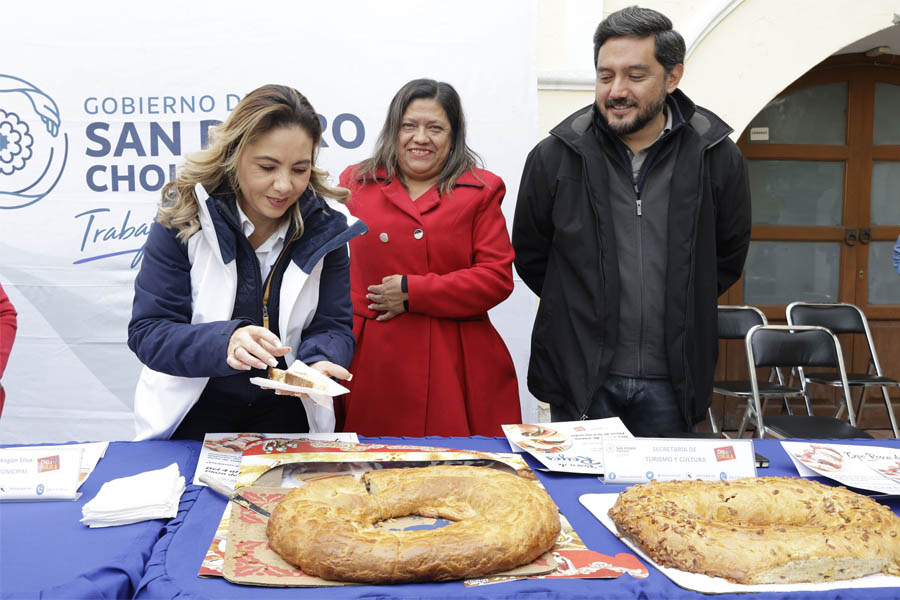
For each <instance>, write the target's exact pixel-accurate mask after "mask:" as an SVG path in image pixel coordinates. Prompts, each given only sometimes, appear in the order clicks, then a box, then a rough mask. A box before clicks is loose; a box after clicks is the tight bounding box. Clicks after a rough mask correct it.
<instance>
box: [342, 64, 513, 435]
mask: <svg viewBox="0 0 900 600" xmlns="http://www.w3.org/2000/svg"><path fill="white" fill-rule="evenodd" d="M465 134H466V132H465V120H464V117H463V113H462V105H461V103H460V100H459V96H458V95H457V93H456V90H454V89H453V87H452V86H450V85H449V84H447V83H441V82H437V81H433V80H430V79H417V80H415V81H411V82H409V83H407V84H406V85H404V86H403V87H402V88H401V89H400V91H399V92H397V94H396V96H394V99H393V100H392V101H391V105H390V108H389V109H388V116H387V120H386V122H385V124H384V128H383V129H382V131H381V135H380V136H379V138H378V142H377V145H376V148H375V152H374V154H373V156H372V157H371V158H369V159H368V160H366V161H364V162H362V163H360V164H358V165H354V166H352V167H349V168H347V169H346V170H345V171H344V173H343V174H342V175H341V185H342V186H344V187H348V188H350V190H351V193H352V196H351V200H350V203H349V204H348V205H347V206H348V208H349V210H350V212H351V213H352V214H353V215H354V216H356V217H358V218H359V219H361V220H362V221H363V222H365V223H366V224H367V225H368V226H369V233H367V234H366V235H363V236H360V237H357V238H355V239H354V240H353V241H351V242H350V294H351V297H352V300H353V312H354V316H353V333H354V334H355V335H356V353H355V355H354V358H353V363H352V364H351V365H350V372H352V373H353V381H352V383H351V384H350V386H349V387H350V388H351V394H350V395H349V396H348V397H347V400H346V420H345V424H344V429H345V430H346V431H355V432H358V433H361V434H364V435H404V436H423V435H443V436H468V435H487V436H500V435H503V432H502V430H501V428H500V425H502V424H504V423H519V422H521V412H520V408H519V393H518V384H517V382H516V373H515V369H514V367H513V362H512V359H511V358H510V355H509V351H508V350H507V349H506V346H505V345H504V343H503V340H502V339H501V338H500V335H499V334H498V333H497V331H496V330H495V329H494V327H493V326H492V325H491V322H490V320H489V319H488V315H487V311H488V309H490V308H492V307H494V306H496V305H497V304H499V303H500V302H502V301H503V300H504V299H505V298H506V297H507V296H509V294H510V293H511V292H512V289H513V279H512V260H513V249H512V246H511V245H510V242H509V234H508V233H507V230H506V221H505V220H504V218H503V213H502V212H501V210H500V202H501V201H502V200H503V195H504V192H505V186H504V185H503V181H502V180H501V179H500V178H499V177H497V176H496V175H494V174H493V173H490V172H488V171H485V170H483V169H479V168H477V167H476V166H475V165H476V160H477V155H475V153H474V152H472V150H471V149H469V147H468V146H467V145H466V137H465Z"/></svg>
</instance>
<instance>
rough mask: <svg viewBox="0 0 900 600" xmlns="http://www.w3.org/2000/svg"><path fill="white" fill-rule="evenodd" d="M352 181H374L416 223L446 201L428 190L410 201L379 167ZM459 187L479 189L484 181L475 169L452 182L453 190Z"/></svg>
mask: <svg viewBox="0 0 900 600" xmlns="http://www.w3.org/2000/svg"><path fill="white" fill-rule="evenodd" d="M353 179H355V180H356V181H357V182H358V183H360V184H363V183H365V182H366V181H372V180H374V181H375V182H377V183H378V184H380V185H381V186H382V190H383V192H384V194H385V196H387V198H388V199H389V200H390V201H391V203H392V204H394V206H396V207H397V208H399V209H400V210H402V211H403V212H405V213H406V214H408V215H409V216H411V217H412V218H413V219H415V220H416V221H420V219H421V216H422V215H423V214H424V213H426V212H428V211H430V210H433V209H434V208H436V207H438V206H440V204H441V202H443V201H444V200H446V198H445V197H444V196H445V195H444V194H441V193H440V192H438V191H437V190H435V189H430V190H428V191H427V192H425V193H424V194H422V196H420V197H419V198H417V199H416V200H415V201H413V200H411V199H410V197H409V194H408V193H407V192H406V189H405V188H404V187H403V184H402V183H401V182H400V180H399V178H393V179H392V178H389V177H388V176H387V172H386V171H385V169H384V167H379V168H378V170H377V171H376V172H375V174H374V175H361V174H360V173H359V172H357V173H354V175H353ZM459 187H471V188H477V189H480V188H483V187H484V181H482V179H481V178H480V177H479V176H478V174H477V172H476V170H475V168H472V169H469V170H468V171H466V172H465V173H463V174H462V175H460V176H459V178H457V180H456V181H455V182H454V184H453V189H454V190H455V189H456V188H459ZM451 194H452V191H451Z"/></svg>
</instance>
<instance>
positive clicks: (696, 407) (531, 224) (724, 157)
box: [512, 90, 751, 423]
mask: <svg viewBox="0 0 900 600" xmlns="http://www.w3.org/2000/svg"><path fill="white" fill-rule="evenodd" d="M670 100H672V101H674V102H675V103H676V104H677V106H678V109H679V110H680V112H681V115H682V116H683V117H684V119H685V121H686V122H685V124H684V125H683V126H682V127H680V128H679V129H678V130H677V131H676V132H673V134H672V135H673V137H676V136H677V137H678V138H679V139H678V155H677V157H676V159H675V161H676V162H675V166H674V173H673V175H672V180H671V188H670V195H669V214H668V225H667V231H668V240H667V251H668V265H667V270H666V292H665V307H666V308H665V332H664V339H665V345H666V356H667V359H668V367H669V377H670V379H671V382H672V386H673V387H674V389H675V393H676V397H677V398H678V399H679V400H680V403H681V410H682V414H683V415H684V418H685V421H686V422H688V423H697V422H699V421H701V420H702V419H703V418H704V416H705V413H706V409H707V408H708V407H709V405H710V402H711V397H712V381H713V372H714V370H715V365H716V359H717V355H718V339H717V321H716V319H717V313H716V305H717V298H718V296H720V295H721V294H722V293H723V292H725V290H727V289H728V288H729V287H730V286H731V285H732V284H733V283H734V282H735V281H737V280H738V278H739V277H740V276H741V271H742V270H743V267H744V259H745V258H746V256H747V248H748V246H749V244H750V224H751V219H750V190H749V185H748V180H747V169H746V165H745V164H744V161H743V158H742V157H741V154H740V151H739V150H738V149H737V146H735V145H734V143H733V142H732V141H731V140H730V139H729V138H728V134H729V133H731V128H729V127H728V125H726V124H725V123H724V122H723V121H722V120H721V119H719V118H718V117H717V116H716V115H714V114H713V113H711V112H710V111H708V110H706V109H704V108H701V107H697V106H695V105H694V103H693V102H691V100H690V99H689V98H688V97H687V96H685V95H684V94H683V93H682V92H681V91H680V90H676V91H675V92H673V93H672V94H670ZM592 116H593V106H588V107H586V108H583V109H581V110H579V111H578V112H576V113H574V114H573V115H570V116H569V117H568V118H567V119H566V120H564V121H563V122H562V123H560V124H559V125H557V126H556V127H555V128H554V129H553V130H552V131H551V132H550V136H549V137H547V138H546V139H544V140H542V141H541V142H540V143H539V144H538V145H537V146H535V148H534V149H533V150H532V151H531V153H530V154H529V155H528V159H527V160H526V163H525V168H524V171H523V173H522V182H521V185H520V187H519V197H518V202H517V204H516V212H515V219H514V221H513V233H512V243H513V247H514V248H515V251H516V259H515V266H516V271H517V272H518V274H519V276H520V277H522V279H523V280H524V281H525V283H526V284H527V285H528V287H530V288H531V289H532V291H534V293H535V294H537V295H538V296H540V298H541V301H540V304H539V306H538V313H537V318H536V320H535V323H534V330H533V332H532V337H531V359H530V363H529V367H528V389H529V390H531V392H532V393H533V394H534V395H535V396H536V397H537V398H538V399H540V400H542V401H544V402H548V403H550V404H552V405H556V406H564V405H566V404H572V405H574V407H575V409H576V410H577V411H578V413H579V414H581V415H584V414H585V413H586V412H587V409H588V406H589V405H590V402H591V400H592V399H593V398H594V396H595V395H596V393H597V391H598V390H599V389H600V387H601V386H602V385H603V382H604V381H605V379H606V377H607V374H608V372H609V367H610V364H611V363H612V359H613V352H614V350H615V348H616V336H617V329H618V319H619V265H618V258H617V254H616V238H615V231H614V230H613V220H612V212H611V207H610V202H609V193H608V185H609V177H608V173H607V172H606V166H605V165H606V163H607V161H605V160H604V159H603V156H602V154H603V153H605V154H606V155H607V156H612V157H614V158H615V157H617V156H618V154H619V151H618V150H617V149H616V148H615V147H614V145H613V143H612V141H611V140H610V136H608V135H598V133H599V132H597V131H596V130H595V129H594V127H595V125H592ZM615 159H616V160H618V158H615Z"/></svg>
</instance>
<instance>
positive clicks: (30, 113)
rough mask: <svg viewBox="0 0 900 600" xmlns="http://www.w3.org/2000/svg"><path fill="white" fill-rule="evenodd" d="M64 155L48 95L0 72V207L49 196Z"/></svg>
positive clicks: (63, 143) (57, 120) (63, 139)
mask: <svg viewBox="0 0 900 600" xmlns="http://www.w3.org/2000/svg"><path fill="white" fill-rule="evenodd" d="M68 154H69V138H68V136H67V135H66V134H63V135H62V136H60V118H59V108H57V106H56V102H54V101H53V98H51V97H50V96H48V95H47V94H45V93H44V92H42V91H41V90H39V89H38V88H37V87H35V86H34V85H32V84H30V83H28V82H27V81H25V80H24V79H19V78H18V77H13V76H12V75H3V74H0V209H4V208H22V207H24V206H28V205H29V204H34V203H35V202H37V201H38V200H40V199H41V198H43V197H44V196H46V195H47V194H49V193H50V192H51V191H52V190H53V188H54V187H56V184H57V183H58V182H59V179H60V177H61V176H62V172H63V169H64V168H65V166H66V159H67V158H68Z"/></svg>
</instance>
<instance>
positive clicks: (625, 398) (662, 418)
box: [550, 375, 692, 437]
mask: <svg viewBox="0 0 900 600" xmlns="http://www.w3.org/2000/svg"><path fill="white" fill-rule="evenodd" d="M586 417H587V418H588V419H605V418H608V417H619V418H620V419H622V422H623V423H624V424H625V427H627V428H628V431H630V432H631V433H632V435H634V436H635V437H659V436H661V435H663V434H664V433H670V434H671V433H682V432H689V431H691V430H692V428H691V426H690V425H688V424H687V423H686V422H685V421H684V418H683V417H682V416H681V410H680V409H679V408H678V404H677V403H676V400H675V391H674V390H673V389H672V384H671V383H669V380H668V379H638V378H634V377H621V376H618V375H610V376H609V377H607V378H606V382H605V383H604V384H603V387H601V388H600V391H599V392H598V393H597V396H596V397H595V398H594V400H593V402H591V405H590V406H589V407H588V410H587V415H586ZM550 418H551V420H553V421H577V420H579V419H580V418H581V414H580V413H578V412H577V410H576V409H575V407H574V406H572V405H566V406H553V405H551V406H550Z"/></svg>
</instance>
